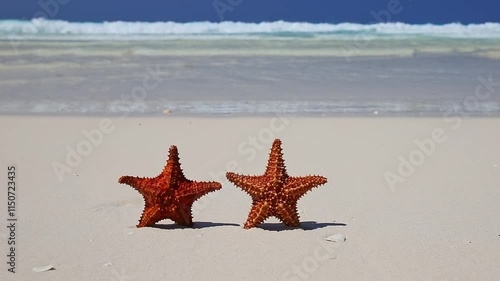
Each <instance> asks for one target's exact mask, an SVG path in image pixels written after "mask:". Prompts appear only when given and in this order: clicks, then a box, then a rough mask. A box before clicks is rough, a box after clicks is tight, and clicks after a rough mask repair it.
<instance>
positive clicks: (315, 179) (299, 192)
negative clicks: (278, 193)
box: [283, 176, 327, 201]
mask: <svg viewBox="0 0 500 281" xmlns="http://www.w3.org/2000/svg"><path fill="white" fill-rule="evenodd" d="M326 182H327V179H326V178H325V177H322V176H306V177H289V178H287V179H286V181H285V186H284V188H283V193H284V195H285V198H287V199H289V200H293V201H296V200H299V199H300V198H301V197H302V196H303V195H304V194H306V193H307V192H308V191H309V190H311V189H313V188H314V187H317V186H319V185H322V184H325V183H326Z"/></svg>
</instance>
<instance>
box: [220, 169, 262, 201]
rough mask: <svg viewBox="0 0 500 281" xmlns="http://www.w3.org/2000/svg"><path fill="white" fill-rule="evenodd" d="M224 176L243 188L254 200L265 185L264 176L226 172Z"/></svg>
mask: <svg viewBox="0 0 500 281" xmlns="http://www.w3.org/2000/svg"><path fill="white" fill-rule="evenodd" d="M226 178H227V179H228V180H229V181H230V182H232V183H234V184H235V185H236V186H238V187H240V188H241V189H243V190H244V191H245V192H246V193H248V194H249V195H250V196H251V197H252V199H254V200H256V199H257V198H258V197H259V196H260V195H261V194H262V190H263V189H264V187H265V185H266V179H265V177H264V176H247V175H238V174H235V173H232V172H227V173H226Z"/></svg>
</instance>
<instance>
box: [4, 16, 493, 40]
mask: <svg viewBox="0 0 500 281" xmlns="http://www.w3.org/2000/svg"><path fill="white" fill-rule="evenodd" d="M360 34H362V35H370V36H385V37H387V36H431V37H445V38H500V23H483V24H468V25H464V24H460V23H450V24H444V25H434V24H423V25H415V24H405V23H377V24H366V25H365V24H355V23H339V24H329V23H307V22H284V21H276V22H262V23H242V22H220V23H213V22H189V23H176V22H124V21H115V22H103V23H90V22H81V23H79V22H67V21H62V20H46V19H33V20H31V21H19V20H1V21H0V36H23V35H24V36H36V35H38V36H45V37H46V36H51V35H52V36H57V35H74V36H103V38H106V37H105V36H109V35H113V36H138V35H139V36H141V35H143V36H153V35H154V36H165V37H169V36H209V37H210V36H220V35H226V36H231V35H240V36H266V37H274V36H275V37H283V36H288V37H295V36H298V37H304V36H306V37H315V36H338V37H346V36H347V37H349V36H356V35H358V36H359V35H360Z"/></svg>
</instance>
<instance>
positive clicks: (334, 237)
mask: <svg viewBox="0 0 500 281" xmlns="http://www.w3.org/2000/svg"><path fill="white" fill-rule="evenodd" d="M325 240H326V241H330V242H344V241H345V240H346V237H345V235H344V234H340V233H337V234H335V235H332V236H328V237H326V238H325Z"/></svg>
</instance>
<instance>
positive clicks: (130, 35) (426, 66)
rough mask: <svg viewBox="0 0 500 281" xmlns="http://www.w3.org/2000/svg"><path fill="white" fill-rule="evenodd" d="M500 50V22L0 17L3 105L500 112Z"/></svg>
mask: <svg viewBox="0 0 500 281" xmlns="http://www.w3.org/2000/svg"><path fill="white" fill-rule="evenodd" d="M499 59H500V24H498V23H485V24H476V25H462V24H458V23H452V24H446V25H432V24H426V25H409V24H403V23H381V24H372V25H361V24H351V23H341V24H313V23H289V22H268V23H235V22H221V23H209V22H196V23H173V22H157V23H143V22H105V23H71V22H65V21H54V20H44V19H35V20H31V21H14V20H3V21H0V114H65V115H160V114H162V112H164V111H165V110H167V111H169V112H173V113H174V114H178V115H217V116H219V115H230V116H232V115H267V114H274V113H288V114H296V115H327V116H328V115H341V116H342V115H373V114H376V115H381V116H383V115H412V116H413V115H418V116H421V115H433V116H434V115H443V114H464V115H465V114H466V115H473V116H498V115H500V84H499V81H500V60H499ZM145 81H146V82H145ZM485 81H486V82H485ZM481 85H482V86H481ZM478 88H481V89H480V91H478ZM485 89H486V90H487V91H488V92H486V93H484V91H485ZM478 93H483V95H478ZM485 97H486V98H485Z"/></svg>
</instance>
